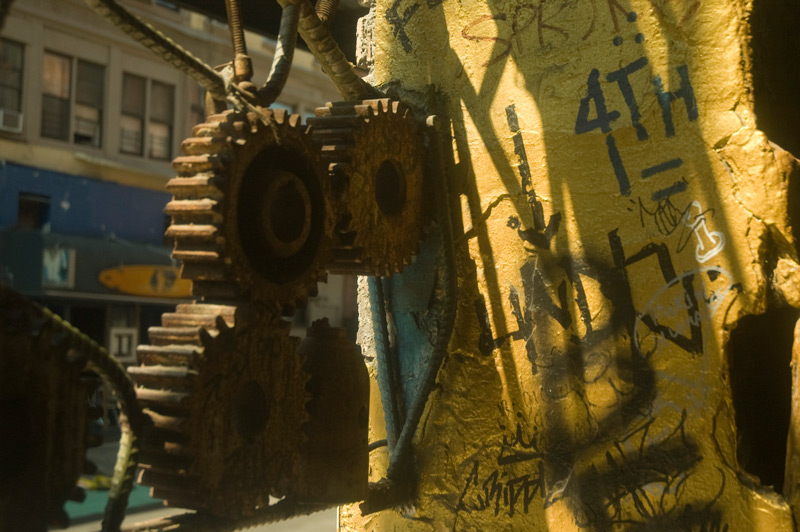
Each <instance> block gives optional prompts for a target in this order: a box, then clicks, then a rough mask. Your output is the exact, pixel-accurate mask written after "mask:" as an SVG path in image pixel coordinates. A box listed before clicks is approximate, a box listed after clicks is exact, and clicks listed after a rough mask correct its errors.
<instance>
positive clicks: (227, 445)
mask: <svg viewBox="0 0 800 532" xmlns="http://www.w3.org/2000/svg"><path fill="white" fill-rule="evenodd" d="M149 333H150V341H151V343H152V344H153V345H143V346H140V347H139V349H138V354H139V359H140V360H141V365H140V366H138V367H134V368H129V372H130V373H131V375H132V377H133V379H134V381H135V382H136V383H137V385H138V388H137V396H138V398H139V401H140V403H141V405H142V407H143V408H144V409H145V410H144V411H145V412H146V413H147V414H148V415H149V416H150V418H151V419H152V421H153V426H152V428H150V429H149V430H147V431H146V432H145V436H144V441H143V451H142V456H141V465H142V467H143V468H144V470H143V472H142V474H141V478H140V482H141V483H143V484H147V485H149V486H151V487H152V488H153V490H152V494H153V496H154V497H157V498H162V499H165V500H166V501H167V503H168V504H170V505H172V506H179V507H183V508H192V509H195V510H199V511H201V512H205V513H209V514H213V515H219V516H228V517H234V516H237V517H238V516H247V515H252V514H253V513H255V512H256V511H257V510H258V509H259V508H264V507H266V506H268V504H269V496H270V495H272V496H275V497H281V496H283V495H285V494H286V493H287V490H288V488H289V485H290V484H289V483H290V480H291V477H292V475H293V468H294V467H296V466H295V464H296V463H297V456H298V449H300V448H301V446H302V444H303V442H304V436H303V431H302V425H303V424H304V423H305V422H306V421H307V420H308V414H307V412H306V403H307V401H308V397H307V392H306V390H305V387H306V383H307V380H308V379H307V376H306V375H305V373H304V372H303V369H302V363H301V359H300V356H299V355H298V354H297V353H296V350H297V344H298V339H296V338H293V337H290V336H289V324H288V323H286V322H284V321H282V320H281V319H280V317H279V316H277V315H275V314H269V313H268V312H265V310H264V309H263V308H257V307H254V306H239V307H233V306H223V305H205V304H185V305H178V307H177V309H176V311H175V312H174V313H167V314H164V315H163V316H162V326H161V327H153V328H151V329H150V331H149Z"/></svg>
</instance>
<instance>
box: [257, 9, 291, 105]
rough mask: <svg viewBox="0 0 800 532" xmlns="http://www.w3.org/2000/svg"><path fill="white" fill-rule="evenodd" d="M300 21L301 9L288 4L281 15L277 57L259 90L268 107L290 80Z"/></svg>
mask: <svg viewBox="0 0 800 532" xmlns="http://www.w3.org/2000/svg"><path fill="white" fill-rule="evenodd" d="M299 19H300V7H299V6H298V5H297V4H288V5H287V6H286V7H284V8H283V13H282V14H281V26H280V29H279V30H278V43H277V45H276V46H275V57H274V58H273V59H272V68H270V71H269V76H268V77H267V81H266V83H264V86H263V87H262V88H261V89H259V91H258V97H259V99H260V100H261V101H262V102H266V103H265V104H266V105H270V104H271V103H272V102H274V101H275V100H277V99H278V96H280V94H281V91H283V87H284V86H285V85H286V80H287V79H288V78H289V71H290V70H291V68H292V60H293V59H294V50H295V48H296V46H297V26H298V21H299Z"/></svg>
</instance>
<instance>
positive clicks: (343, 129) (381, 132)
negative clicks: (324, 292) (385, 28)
mask: <svg viewBox="0 0 800 532" xmlns="http://www.w3.org/2000/svg"><path fill="white" fill-rule="evenodd" d="M315 114H316V118H311V119H309V121H308V122H309V124H310V125H311V134H312V138H313V139H314V143H315V144H316V145H317V146H318V147H319V148H320V150H321V152H322V156H323V158H324V159H325V161H326V162H327V163H328V164H329V171H330V175H331V180H332V189H333V192H334V198H335V200H334V209H335V210H336V214H337V220H336V225H335V230H334V233H333V238H334V244H333V246H334V248H333V259H332V261H331V263H330V265H329V269H330V270H331V271H334V272H337V273H355V274H366V275H384V276H385V275H389V274H391V273H396V272H398V271H400V270H401V269H402V267H403V266H404V265H406V264H408V263H409V261H410V260H411V257H412V256H413V255H414V254H415V253H416V252H417V250H418V245H419V242H420V240H421V237H422V229H423V224H424V211H425V209H424V204H425V201H424V194H423V184H424V183H423V181H424V179H423V176H424V165H425V160H424V157H425V148H424V145H423V137H422V131H421V128H420V125H419V124H418V123H417V122H416V121H415V120H414V119H413V118H412V116H411V113H410V111H409V109H408V108H407V107H405V106H404V105H403V104H401V103H400V102H397V101H392V100H389V99H378V100H364V101H360V102H334V103H329V104H328V105H327V106H325V107H320V108H317V109H316V112H315Z"/></svg>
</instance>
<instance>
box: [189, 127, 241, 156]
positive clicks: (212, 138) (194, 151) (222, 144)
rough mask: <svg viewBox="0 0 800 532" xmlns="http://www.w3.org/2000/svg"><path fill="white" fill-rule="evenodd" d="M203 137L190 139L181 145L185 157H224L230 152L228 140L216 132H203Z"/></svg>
mask: <svg viewBox="0 0 800 532" xmlns="http://www.w3.org/2000/svg"><path fill="white" fill-rule="evenodd" d="M202 133H204V135H203V136H197V137H190V138H188V139H186V140H184V141H183V142H182V143H181V150H182V151H183V153H184V154H185V155H205V154H209V155H222V154H226V153H228V152H229V151H230V145H229V144H228V139H226V138H225V137H223V136H222V135H221V134H219V135H214V133H218V132H217V131H216V130H215V131H211V130H203V131H202Z"/></svg>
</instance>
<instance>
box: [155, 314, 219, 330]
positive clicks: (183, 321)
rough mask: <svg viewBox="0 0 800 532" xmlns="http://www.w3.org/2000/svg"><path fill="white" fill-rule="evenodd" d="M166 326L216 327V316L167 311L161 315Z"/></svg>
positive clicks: (162, 322)
mask: <svg viewBox="0 0 800 532" xmlns="http://www.w3.org/2000/svg"><path fill="white" fill-rule="evenodd" d="M161 324H162V325H163V326H164V327H197V326H200V327H205V328H214V327H215V325H216V316H215V315H213V314H212V315H208V314H190V313H185V312H180V311H178V312H165V313H164V314H162V315H161Z"/></svg>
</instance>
